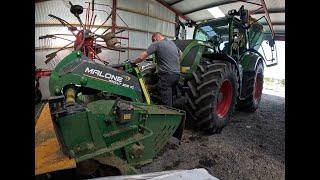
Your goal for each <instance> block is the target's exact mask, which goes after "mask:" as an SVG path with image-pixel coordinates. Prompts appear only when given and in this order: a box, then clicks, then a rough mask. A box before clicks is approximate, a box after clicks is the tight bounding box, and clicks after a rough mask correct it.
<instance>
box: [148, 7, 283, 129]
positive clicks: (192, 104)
mask: <svg viewBox="0 0 320 180" xmlns="http://www.w3.org/2000/svg"><path fill="white" fill-rule="evenodd" d="M237 16H238V17H240V18H238V17H237ZM260 20H263V18H261V19H260ZM264 20H265V19H264ZM267 33H268V30H267V29H264V27H263V26H262V25H261V23H259V21H257V20H254V19H253V18H251V17H250V16H249V15H248V11H247V10H245V9H244V7H243V6H242V7H241V8H240V9H239V11H236V10H231V11H229V13H228V16H226V17H223V18H218V19H213V20H209V21H206V22H202V23H199V24H196V25H195V30H194V35H193V39H192V40H175V41H174V42H175V44H176V45H177V47H178V48H179V49H180V50H181V51H182V52H183V58H182V60H181V79H180V83H179V85H177V87H176V93H175V96H174V102H175V104H174V107H177V108H179V109H183V110H185V111H186V112H187V125H189V126H191V127H195V128H197V129H200V130H203V131H205V132H207V133H210V134H213V133H219V132H221V130H222V129H223V128H224V127H225V126H226V125H227V124H228V122H229V121H230V117H231V115H232V114H233V112H234V110H235V108H238V109H239V110H243V111H248V112H254V111H255V110H256V109H257V108H258V106H259V103H260V99H261V95H262V89H263V72H264V63H265V64H266V66H268V67H269V66H274V65H276V64H277V60H276V58H274V56H273V54H275V55H276V52H275V51H274V46H275V43H274V41H273V38H272V36H269V37H268V36H267ZM265 39H268V44H269V45H270V47H271V51H270V52H271V54H272V59H270V60H269V59H266V58H265V57H264V56H262V54H260V53H259V48H260V47H261V45H262V43H263V41H264V40H265ZM263 52H264V51H263ZM275 57H276V56H275ZM269 61H271V63H269ZM149 67H151V66H149ZM145 69H146V70H145V72H144V71H143V72H144V76H145V80H146V82H147V84H148V85H149V86H150V87H153V86H155V85H156V80H155V78H156V77H155V76H154V71H156V69H155V68H145ZM150 91H151V97H152V99H153V100H154V101H156V99H157V97H158V96H157V92H156V91H153V90H152V88H150Z"/></svg>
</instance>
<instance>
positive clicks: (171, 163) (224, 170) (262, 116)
mask: <svg viewBox="0 0 320 180" xmlns="http://www.w3.org/2000/svg"><path fill="white" fill-rule="evenodd" d="M284 162H285V99H284V97H281V96H274V95H268V94H263V96H262V100H261V104H260V108H259V109H258V110H257V111H256V112H255V113H243V112H235V114H234V117H233V118H232V120H231V123H230V124H229V125H228V126H227V127H226V128H225V129H224V130H223V131H222V133H221V134H217V135H212V136H206V135H202V134H201V133H199V132H195V131H192V130H185V131H184V136H183V139H182V143H181V145H180V146H179V147H176V146H175V145H173V144H170V143H169V144H167V146H166V147H165V149H164V151H163V152H162V153H160V154H159V155H158V156H157V157H156V158H155V160H154V162H153V163H151V164H148V165H146V166H143V167H142V168H141V169H140V171H141V172H142V173H148V172H156V171H164V170H173V169H193V168H200V167H203V168H206V169H207V170H208V172H209V173H210V174H211V175H213V176H215V177H217V178H219V179H284V177H285V164H284Z"/></svg>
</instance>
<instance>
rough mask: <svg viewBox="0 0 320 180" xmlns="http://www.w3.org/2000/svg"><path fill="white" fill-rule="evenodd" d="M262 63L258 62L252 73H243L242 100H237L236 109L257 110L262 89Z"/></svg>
mask: <svg viewBox="0 0 320 180" xmlns="http://www.w3.org/2000/svg"><path fill="white" fill-rule="evenodd" d="M263 70H264V69H263V63H262V62H261V61H260V62H258V64H257V68H256V70H255V71H253V72H243V78H242V79H243V85H242V87H243V88H242V91H243V94H244V99H243V100H240V99H239V100H238V103H237V109H239V110H242V111H246V112H254V111H256V110H257V109H258V107H259V104H260V100H261V95H262V89H263V77H264V76H263Z"/></svg>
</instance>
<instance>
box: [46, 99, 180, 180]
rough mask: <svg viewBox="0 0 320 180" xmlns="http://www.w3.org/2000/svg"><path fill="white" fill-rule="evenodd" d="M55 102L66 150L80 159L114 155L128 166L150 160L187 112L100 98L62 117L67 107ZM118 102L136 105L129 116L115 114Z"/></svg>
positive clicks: (54, 112) (77, 159)
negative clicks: (58, 107)
mask: <svg viewBox="0 0 320 180" xmlns="http://www.w3.org/2000/svg"><path fill="white" fill-rule="evenodd" d="M56 104H57V103H51V104H50V106H51V107H50V108H51V111H52V115H53V117H55V124H56V127H58V128H57V134H60V137H61V139H60V140H61V144H63V147H64V148H65V149H66V151H67V153H68V154H69V155H70V156H71V157H73V158H75V160H76V161H77V162H81V161H84V160H88V159H96V158H104V157H107V156H110V154H111V155H113V156H114V155H115V156H116V158H118V159H119V160H121V161H123V162H125V164H127V166H131V165H132V166H136V165H143V164H146V163H150V162H151V161H152V159H153V158H154V157H155V155H156V154H157V153H158V152H159V151H160V150H161V149H162V148H163V147H164V146H165V145H166V143H167V142H168V140H169V138H170V137H171V136H172V135H173V133H174V132H175V131H176V130H177V128H178V127H179V124H180V122H181V121H182V118H183V117H184V115H185V114H184V112H183V111H180V110H176V109H170V108H168V107H164V106H157V105H146V104H144V103H139V102H130V101H115V100H98V101H94V102H91V103H89V104H87V106H86V107H85V108H84V109H83V110H81V111H79V112H77V113H73V114H70V115H66V116H62V117H60V116H61V114H63V111H65V110H67V109H68V108H66V109H61V110H57V109H56V108H54V107H56ZM119 104H122V105H123V104H125V105H126V106H128V107H132V108H133V109H132V110H131V111H130V112H126V113H125V116H126V118H123V116H121V114H119V113H116V111H117V107H118V105H119ZM57 116H58V118H57ZM137 149H138V150H140V149H142V150H141V151H140V152H138V151H137ZM108 165H111V166H116V164H114V163H113V162H109V163H108ZM131 169H133V168H131ZM126 173H129V172H126ZM129 174H130V173H129Z"/></svg>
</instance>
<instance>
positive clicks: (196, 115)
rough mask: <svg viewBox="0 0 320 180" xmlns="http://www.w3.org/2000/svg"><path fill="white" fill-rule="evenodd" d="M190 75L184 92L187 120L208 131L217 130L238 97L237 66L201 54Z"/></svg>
mask: <svg viewBox="0 0 320 180" xmlns="http://www.w3.org/2000/svg"><path fill="white" fill-rule="evenodd" d="M192 75H193V77H192V79H191V80H190V81H188V82H187V85H188V87H189V90H188V91H187V93H186V97H187V100H188V103H187V106H186V111H187V114H188V115H187V119H188V122H189V124H190V125H191V126H196V127H197V128H199V129H201V130H204V131H206V132H207V133H210V134H214V133H220V132H221V130H222V129H223V128H224V127H225V126H226V125H227V124H228V122H229V120H230V118H231V115H232V114H233V111H234V108H235V104H236V100H237V97H238V87H239V83H238V79H239V78H238V77H239V76H238V73H237V70H236V67H235V66H234V65H233V64H231V63H229V62H226V61H221V60H210V59H206V58H202V59H201V63H200V64H199V65H198V68H197V70H196V71H195V72H193V74H192Z"/></svg>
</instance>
